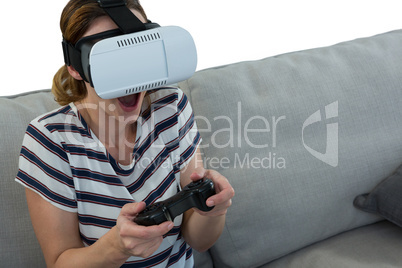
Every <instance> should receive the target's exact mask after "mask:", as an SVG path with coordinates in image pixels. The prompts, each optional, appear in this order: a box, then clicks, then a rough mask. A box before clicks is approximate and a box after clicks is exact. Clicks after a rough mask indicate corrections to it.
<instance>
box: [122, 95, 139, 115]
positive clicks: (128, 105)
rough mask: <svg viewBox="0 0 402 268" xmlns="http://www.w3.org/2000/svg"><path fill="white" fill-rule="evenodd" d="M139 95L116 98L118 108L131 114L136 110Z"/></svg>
mask: <svg viewBox="0 0 402 268" xmlns="http://www.w3.org/2000/svg"><path fill="white" fill-rule="evenodd" d="M139 100H140V93H137V94H132V95H128V96H124V97H120V98H118V101H119V104H120V107H121V108H122V109H123V111H125V112H132V111H134V110H136V109H137V108H138V104H139Z"/></svg>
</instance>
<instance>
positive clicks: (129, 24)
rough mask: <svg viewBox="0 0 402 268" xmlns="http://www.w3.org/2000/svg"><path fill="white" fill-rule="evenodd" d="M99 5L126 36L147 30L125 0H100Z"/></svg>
mask: <svg viewBox="0 0 402 268" xmlns="http://www.w3.org/2000/svg"><path fill="white" fill-rule="evenodd" d="M98 3H99V6H100V7H102V8H103V9H104V10H105V12H106V13H107V14H108V15H109V17H110V18H111V19H112V20H113V21H114V22H115V23H116V24H117V26H118V27H119V29H120V30H121V31H122V32H123V33H124V34H127V33H133V32H139V31H143V30H145V25H144V23H142V22H141V21H140V20H139V19H138V18H137V16H135V15H134V14H133V13H132V12H131V10H130V9H129V8H128V7H127V4H126V1H125V0H98Z"/></svg>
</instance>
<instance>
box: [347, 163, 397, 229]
mask: <svg viewBox="0 0 402 268" xmlns="http://www.w3.org/2000/svg"><path fill="white" fill-rule="evenodd" d="M353 204H354V205H355V206H356V207H357V208H360V209H361V210H363V211H366V212H371V213H378V214H380V215H381V216H383V217H384V218H385V219H387V220H389V221H391V222H393V223H395V224H397V225H398V226H400V227H402V165H401V166H399V168H398V169H397V170H396V171H395V172H394V173H393V174H392V175H391V176H389V177H387V178H385V179H384V180H383V181H382V182H380V183H379V184H378V185H377V186H376V187H375V188H374V189H373V191H371V192H370V193H366V194H362V195H359V196H357V197H356V198H355V200H354V202H353Z"/></svg>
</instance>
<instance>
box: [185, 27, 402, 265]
mask: <svg viewBox="0 0 402 268" xmlns="http://www.w3.org/2000/svg"><path fill="white" fill-rule="evenodd" d="M401 44H402V31H395V32H390V33H386V34H382V35H378V36H374V37H370V38H362V39H358V40H354V41H350V42H344V43H341V44H337V45H334V46H331V47H325V48H318V49H312V50H307V51H299V52H294V53H288V54H284V55H279V56H276V57H270V58H266V59H263V60H260V61H252V62H241V63H237V64H231V65H228V66H221V67H217V68H212V69H207V70H203V71H200V72H197V73H196V74H195V75H194V76H193V77H192V78H190V79H189V80H187V81H185V82H184V83H181V84H180V86H181V87H182V88H183V89H184V90H185V92H186V93H187V94H188V95H189V96H190V101H191V102H192V104H193V109H194V113H195V114H196V116H197V124H198V127H199V130H200V131H201V135H202V138H203V143H204V146H203V148H202V151H203V153H204V162H205V164H206V165H207V166H208V167H214V168H217V170H218V171H220V172H221V173H222V174H223V175H225V176H226V177H227V178H228V179H229V180H230V181H231V183H232V185H233V187H234V189H235V191H236V196H235V198H234V199H233V206H232V207H231V209H230V210H229V212H228V215H227V224H226V229H225V231H224V234H223V236H222V237H221V238H220V239H219V241H218V242H217V244H216V245H215V246H214V247H213V248H212V249H211V250H210V252H211V255H212V257H213V259H214V263H215V264H216V265H217V266H218V267H255V266H258V265H263V264H265V263H268V262H269V261H272V260H274V259H277V258H279V257H281V256H283V255H286V254H288V253H290V252H292V251H295V250H297V249H299V248H302V247H305V246H307V245H310V244H313V243H316V242H318V241H321V240H324V239H326V238H328V237H331V236H334V235H336V234H339V233H341V232H344V231H347V230H350V229H353V228H356V227H359V226H364V225H367V224H370V223H373V222H376V221H378V220H379V217H377V216H373V215H369V214H368V213H363V212H361V211H358V210H357V209H356V208H355V207H354V206H353V199H354V197H355V196H356V195H358V194H360V193H362V192H368V191H369V190H370V189H372V188H373V187H374V186H375V185H376V184H377V183H378V182H379V181H380V180H381V178H384V177H385V176H387V175H388V174H389V173H390V171H392V170H395V168H396V167H397V166H398V165H399V164H400V163H401V157H402V139H401V138H400V133H401V132H402V124H400V118H402V110H401V109H400V107H401V105H400V104H401V99H402V74H401V71H400V70H401V69H402V66H401V64H402V49H401Z"/></svg>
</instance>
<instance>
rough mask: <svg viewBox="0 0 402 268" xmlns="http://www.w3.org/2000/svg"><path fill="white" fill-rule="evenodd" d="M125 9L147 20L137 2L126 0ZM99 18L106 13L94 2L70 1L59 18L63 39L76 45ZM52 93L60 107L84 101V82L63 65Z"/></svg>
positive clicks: (55, 76) (54, 82)
mask: <svg viewBox="0 0 402 268" xmlns="http://www.w3.org/2000/svg"><path fill="white" fill-rule="evenodd" d="M127 7H128V8H131V9H135V10H137V11H139V12H140V13H141V15H142V16H143V17H144V18H145V19H147V17H146V14H145V12H144V10H143V8H142V7H141V5H140V3H139V1H138V0H128V1H127ZM101 16H106V13H105V12H104V10H103V9H102V8H101V7H100V6H99V4H98V2H97V1H96V0H70V1H69V2H68V3H67V5H66V6H65V8H64V9H63V12H62V14H61V18H60V29H61V32H62V34H63V38H64V39H65V40H66V41H67V42H69V43H71V44H75V43H77V41H78V40H79V39H80V38H81V37H82V36H83V35H84V33H85V32H86V31H87V30H88V28H89V27H90V26H91V24H92V22H93V21H94V20H95V19H97V18H99V17H101ZM52 93H53V95H54V97H55V100H56V101H57V102H58V103H59V104H60V105H67V104H69V103H70V102H76V101H80V100H82V99H84V98H85V97H86V95H87V89H86V86H85V82H84V81H83V80H76V79H74V78H73V77H72V76H71V75H70V73H69V72H68V70H67V66H66V65H64V66H62V67H61V68H60V69H59V70H58V71H57V73H56V74H55V75H54V77H53V85H52Z"/></svg>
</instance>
